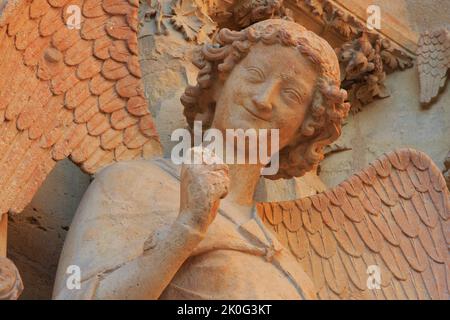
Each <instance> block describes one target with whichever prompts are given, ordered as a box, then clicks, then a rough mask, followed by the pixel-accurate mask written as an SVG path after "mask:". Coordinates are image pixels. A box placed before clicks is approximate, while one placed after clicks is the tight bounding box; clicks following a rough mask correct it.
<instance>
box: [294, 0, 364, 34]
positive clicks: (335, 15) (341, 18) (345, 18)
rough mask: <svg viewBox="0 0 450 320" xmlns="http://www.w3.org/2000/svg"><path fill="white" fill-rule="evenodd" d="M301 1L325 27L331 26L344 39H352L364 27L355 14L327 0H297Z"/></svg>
mask: <svg viewBox="0 0 450 320" xmlns="http://www.w3.org/2000/svg"><path fill="white" fill-rule="evenodd" d="M298 2H303V3H304V4H306V6H307V7H308V8H309V9H310V10H311V12H312V13H313V14H314V15H315V16H317V17H320V18H321V19H322V21H323V22H324V24H325V26H326V28H332V29H334V30H335V31H336V32H337V33H339V34H340V35H341V36H343V37H344V39H346V40H350V39H354V38H355V37H356V36H358V34H359V33H360V31H361V30H364V29H365V26H364V24H363V23H362V22H361V21H359V20H358V19H357V18H356V17H355V16H353V15H351V14H348V13H346V12H344V11H342V10H341V9H339V8H338V7H336V5H335V4H334V3H333V2H331V1H328V0H297V3H298Z"/></svg>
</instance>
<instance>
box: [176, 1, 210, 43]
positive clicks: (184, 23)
mask: <svg viewBox="0 0 450 320" xmlns="http://www.w3.org/2000/svg"><path fill="white" fill-rule="evenodd" d="M203 5H204V4H203V3H202V2H201V1H199V0H180V1H177V2H176V3H175V4H174V5H173V6H172V11H173V15H172V17H171V22H172V23H173V25H174V26H175V27H176V28H177V29H180V30H181V31H182V32H183V34H184V36H185V37H186V39H187V40H191V41H192V40H197V42H198V43H203V42H205V40H206V39H207V38H208V36H209V35H210V34H211V33H213V32H214V31H215V30H216V27H217V26H216V24H215V22H214V21H212V20H211V19H210V18H209V17H208V14H207V8H206V7H204V6H203Z"/></svg>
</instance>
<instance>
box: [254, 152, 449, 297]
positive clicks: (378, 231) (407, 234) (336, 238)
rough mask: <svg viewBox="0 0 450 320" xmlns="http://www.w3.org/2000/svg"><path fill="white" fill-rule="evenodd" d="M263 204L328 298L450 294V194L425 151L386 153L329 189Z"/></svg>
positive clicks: (268, 219) (262, 211)
mask: <svg viewBox="0 0 450 320" xmlns="http://www.w3.org/2000/svg"><path fill="white" fill-rule="evenodd" d="M257 208H258V213H259V214H260V216H261V217H262V219H263V221H264V222H265V223H266V225H267V226H268V227H269V228H270V229H271V230H272V231H273V232H275V233H276V235H277V237H278V239H279V240H280V241H281V242H282V243H283V244H284V245H285V246H286V247H287V248H289V249H290V250H291V251H292V253H293V254H294V255H295V256H296V258H297V260H298V261H299V263H300V266H301V267H302V268H303V269H304V271H305V272H306V273H307V274H308V275H309V276H310V277H311V279H312V280H313V282H314V284H315V286H316V289H317V292H318V297H319V298H320V299H449V298H450V294H449V288H450V275H449V271H450V270H449V267H450V266H449V262H450V259H449V251H448V248H449V244H450V221H449V215H450V203H449V193H448V190H447V188H446V184H445V181H444V178H443V176H442V174H441V173H440V171H439V169H438V168H437V167H436V166H435V164H434V163H433V162H432V160H431V159H430V158H429V157H428V156H427V155H425V154H423V153H421V152H418V151H415V150H411V149H401V150H398V151H395V152H392V153H389V154H386V155H384V156H383V157H382V158H380V159H378V160H376V161H375V162H374V163H373V164H371V165H370V166H369V167H367V168H366V169H365V170H363V171H361V172H359V173H357V174H355V175H353V176H352V177H350V178H349V179H347V180H346V181H344V182H342V183H341V184H339V185H338V186H337V187H335V188H333V189H330V190H328V191H326V192H324V193H321V194H317V195H314V196H311V197H307V198H304V199H300V200H296V201H286V202H272V203H259V204H258V205H257ZM369 266H376V267H378V268H379V269H378V270H379V271H380V272H381V273H380V275H381V286H380V289H379V290H377V289H369V287H370V286H368V285H367V283H368V279H369V278H368V277H369V274H368V268H369ZM376 267H375V268H376ZM371 268H373V267H371ZM369 271H370V272H372V271H371V270H370V269H369ZM370 283H372V284H373V282H370ZM371 288H374V286H372V287H371Z"/></svg>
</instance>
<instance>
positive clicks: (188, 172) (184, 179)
mask: <svg viewBox="0 0 450 320" xmlns="http://www.w3.org/2000/svg"><path fill="white" fill-rule="evenodd" d="M192 150H193V152H194V154H196V156H203V157H202V158H200V159H205V157H214V155H211V153H210V151H209V150H207V149H201V148H194V149H192ZM208 162H209V163H211V161H208ZM229 185H230V180H229V177H228V166H227V165H226V164H206V163H204V162H203V164H183V166H182V168H181V186H180V191H181V195H180V215H179V217H178V222H180V223H183V224H186V225H188V226H190V227H192V228H194V229H196V230H198V231H200V232H206V230H207V228H208V227H209V225H210V224H211V223H212V222H213V221H214V218H215V217H216V215H217V210H218V208H219V204H220V199H223V198H224V197H225V196H226V195H227V194H228V189H229Z"/></svg>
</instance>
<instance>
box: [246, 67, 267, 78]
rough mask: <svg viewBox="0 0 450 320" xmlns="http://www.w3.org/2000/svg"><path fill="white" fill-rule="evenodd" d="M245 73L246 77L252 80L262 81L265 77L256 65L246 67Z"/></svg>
mask: <svg viewBox="0 0 450 320" xmlns="http://www.w3.org/2000/svg"><path fill="white" fill-rule="evenodd" d="M247 74H248V79H249V80H250V81H252V82H263V81H264V79H265V76H264V73H263V72H262V71H261V70H260V69H258V68H256V67H249V68H247Z"/></svg>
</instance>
